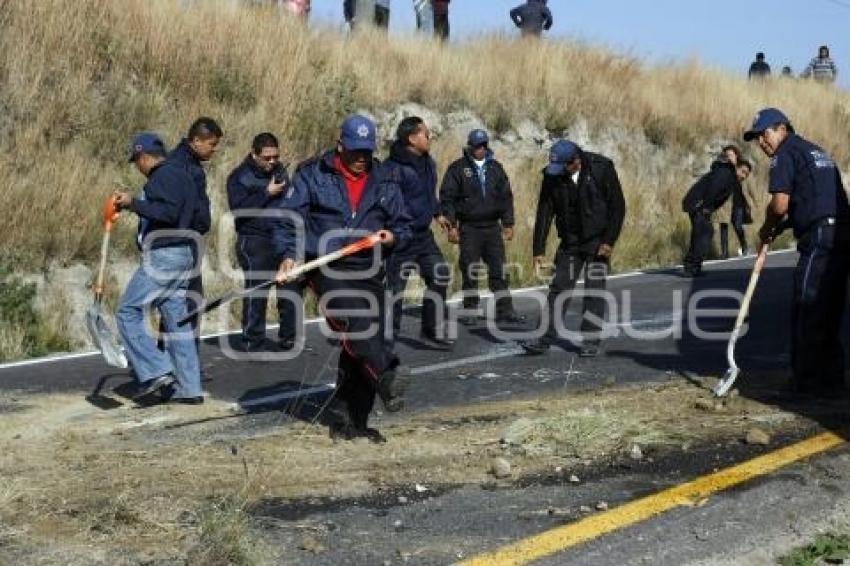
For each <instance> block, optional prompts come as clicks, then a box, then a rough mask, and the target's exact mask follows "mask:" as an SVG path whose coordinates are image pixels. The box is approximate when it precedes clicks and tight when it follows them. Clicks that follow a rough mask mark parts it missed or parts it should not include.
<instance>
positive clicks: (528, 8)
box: [511, 0, 552, 37]
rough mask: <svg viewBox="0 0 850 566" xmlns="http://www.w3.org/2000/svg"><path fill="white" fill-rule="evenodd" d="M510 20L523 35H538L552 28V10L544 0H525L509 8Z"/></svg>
mask: <svg viewBox="0 0 850 566" xmlns="http://www.w3.org/2000/svg"><path fill="white" fill-rule="evenodd" d="M511 20H512V21H513V23H514V25H515V26H516V27H518V28H519V29H520V31H521V32H522V36H523V37H529V36H530V37H540V36H541V35H542V34H543V32H544V31H549V29H551V28H552V12H551V11H550V10H549V7H548V6H546V0H527V2H526V3H525V4H521V5H519V6H517V7H516V8H514V9H513V10H511Z"/></svg>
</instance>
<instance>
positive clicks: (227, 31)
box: [0, 0, 850, 283]
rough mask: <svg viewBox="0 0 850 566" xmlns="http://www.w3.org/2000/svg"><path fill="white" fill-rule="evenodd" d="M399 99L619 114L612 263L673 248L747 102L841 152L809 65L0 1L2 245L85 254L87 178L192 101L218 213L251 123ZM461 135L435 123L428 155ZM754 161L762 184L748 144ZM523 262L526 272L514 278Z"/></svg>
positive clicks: (259, 126)
mask: <svg viewBox="0 0 850 566" xmlns="http://www.w3.org/2000/svg"><path fill="white" fill-rule="evenodd" d="M405 102H418V103H421V104H423V105H424V106H426V107H428V108H430V109H432V110H435V111H438V112H443V113H445V112H449V111H453V110H460V109H469V110H471V111H472V112H474V113H476V114H477V115H479V116H480V117H481V118H483V119H484V120H485V122H486V124H487V126H488V127H489V128H491V129H492V130H494V131H496V132H500V131H505V130H508V129H510V128H511V126H512V125H513V124H516V123H517V122H518V121H520V120H522V119H525V118H529V119H532V120H534V121H535V122H537V123H539V124H540V125H543V126H545V127H546V128H547V129H549V130H550V131H554V132H562V131H565V130H567V131H571V130H572V129H573V128H574V127H575V126H576V124H578V123H582V124H585V125H586V128H587V131H588V133H589V137H590V139H591V140H593V139H595V138H597V137H604V136H610V135H611V133H612V132H614V133H616V134H617V135H618V136H619V138H617V139H616V140H615V141H614V142H612V143H611V144H609V145H610V146H611V147H612V148H613V150H614V151H615V153H616V157H617V164H618V168H619V171H620V174H621V177H622V180H623V184H624V187H625V190H626V198H627V201H628V204H629V216H628V220H627V223H626V227H625V231H624V233H623V237H622V239H621V241H620V244H619V245H618V249H617V253H616V262H615V263H616V266H617V267H618V268H624V267H636V266H645V265H651V264H658V263H667V262H671V261H677V260H678V259H679V258H680V255H681V252H682V246H683V245H684V242H685V239H686V237H687V230H688V226H687V222H686V219H685V218H684V217H683V215H682V214H681V213H680V211H679V202H680V200H681V196H682V193H683V192H684V190H685V189H686V188H687V187H688V186H689V185H690V184H691V183H692V182H693V168H694V166H697V167H699V166H702V165H700V164H699V163H697V162H696V161H699V159H702V160H703V161H705V160H706V159H707V158H706V157H705V155H704V148H705V145H706V144H707V143H709V142H711V141H712V140H717V139H736V138H737V137H738V136H739V135H740V132H741V131H742V128H743V127H744V126H745V125H746V124H747V123H748V122H749V121H750V120H751V118H752V116H753V114H754V112H755V110H756V109H758V108H759V107H761V106H765V105H777V106H780V107H782V108H783V109H785V110H786V111H787V112H788V114H789V115H790V116H791V117H792V118H793V120H794V121H795V124H796V126H797V128H798V130H799V131H800V132H802V133H803V134H805V135H806V136H807V137H809V138H811V139H813V140H815V141H817V142H819V143H821V144H822V145H824V146H825V147H826V148H827V149H828V150H829V151H831V152H832V153H833V154H834V155H835V156H836V158H837V159H838V161H839V162H840V163H842V164H845V165H846V164H848V163H850V148H848V147H847V145H846V144H842V143H840V141H843V140H844V139H845V136H846V131H847V129H848V126H850V99H848V97H847V95H846V94H845V93H844V92H842V91H838V90H835V89H832V88H829V87H825V86H821V85H817V84H812V83H803V82H794V81H768V82H765V83H751V82H748V81H746V80H745V79H743V78H739V77H732V76H728V75H726V74H723V73H721V72H718V71H715V70H711V69H707V68H705V67H704V66H701V65H700V64H699V63H697V62H693V61H692V62H687V63H684V64H681V65H675V66H669V67H664V68H649V67H646V66H644V65H643V64H642V63H641V62H640V61H639V60H637V59H635V58H632V57H624V56H619V55H616V54H613V53H611V52H609V51H606V50H604V49H598V48H593V47H591V46H586V45H579V44H572V43H567V42H554V41H543V42H541V41H514V40H509V39H505V38H500V37H491V38H481V39H476V40H473V41H467V42H462V43H457V44H451V45H448V46H444V45H441V44H438V43H435V42H431V41H428V40H426V39H422V38H414V37H411V38H395V37H391V38H387V37H386V36H383V35H380V34H374V35H370V34H362V35H359V36H357V37H346V36H343V35H340V34H339V33H337V32H335V31H333V30H326V29H316V28H306V27H304V26H302V25H301V24H300V23H299V22H297V21H295V20H292V19H288V18H286V17H281V16H279V14H278V13H277V12H275V11H266V10H263V9H258V8H247V7H241V8H240V7H238V6H236V5H234V3H233V2H224V1H217V0H208V1H206V2H196V3H192V7H191V8H188V9H187V8H184V7H182V6H181V3H180V2H177V1H176V0H123V1H122V2H113V1H110V0H76V1H75V2H67V1H63V0H40V1H38V2H20V1H15V0H0V149H2V151H0V185H1V186H2V187H3V190H2V191H0V212H2V216H3V219H4V226H3V229H2V230H0V249H2V250H3V253H4V254H5V255H10V256H12V259H13V260H17V261H18V264H19V265H21V266H23V267H25V268H29V269H33V268H36V267H43V266H45V265H47V264H49V263H50V262H53V261H60V262H63V263H68V262H72V261H75V260H91V259H92V258H93V257H94V255H95V254H96V253H97V249H98V238H99V210H100V208H101V202H102V199H103V197H104V196H105V195H107V194H108V193H109V192H111V191H112V190H113V189H114V188H115V186H116V185H118V184H123V185H131V186H139V185H140V184H141V181H142V179H141V178H140V177H139V175H138V174H137V173H134V172H133V171H132V170H131V169H130V168H129V167H128V165H127V164H126V163H125V147H126V143H127V139H128V138H129V137H130V136H131V135H132V134H133V133H134V132H137V131H139V130H154V131H157V132H159V133H161V134H162V135H163V136H164V137H165V138H166V140H167V141H168V142H169V143H175V142H177V141H178V140H179V138H180V136H181V134H182V133H183V131H184V130H185V129H186V127H187V126H188V124H189V123H190V122H191V121H192V119H193V118H195V117H196V116H198V115H201V114H204V115H210V116H214V117H215V118H217V119H218V120H219V121H220V122H221V124H222V125H223V127H224V129H225V131H226V138H225V143H224V145H223V147H222V149H221V152H220V154H219V156H218V157H217V158H216V159H215V161H214V162H213V163H212V166H211V169H210V173H209V179H210V189H211V193H212V197H213V206H214V216H215V217H216V218H220V217H221V214H222V213H223V212H225V211H226V205H225V200H224V195H223V192H224V179H225V177H226V175H227V172H228V171H229V170H230V169H231V168H232V167H233V166H235V165H236V164H237V163H238V161H239V160H240V159H241V158H242V157H243V156H244V154H245V153H246V152H247V146H248V143H249V141H250V139H251V137H252V136H253V135H254V134H255V133H257V132H259V131H263V130H272V131H274V132H276V133H278V134H279V135H280V137H281V139H282V140H283V142H284V153H285V156H286V158H287V160H289V161H290V162H294V161H297V160H300V159H301V158H304V157H306V156H308V155H311V154H314V153H315V152H317V151H318V150H319V149H320V148H322V147H325V146H328V145H330V144H331V143H333V140H334V139H335V134H336V128H337V126H338V124H339V122H340V121H341V119H342V118H343V117H344V116H345V115H346V114H348V113H350V112H352V111H354V110H357V109H365V110H367V111H377V110H380V109H391V108H393V107H396V106H397V105H399V104H401V103H405ZM636 142H640V143H636ZM458 143H459V141H458V140H449V139H442V140H438V142H437V145H436V148H435V154H436V155H437V158H438V161H439V162H440V164H441V166H443V167H444V166H445V165H446V164H447V163H448V162H449V161H450V160H451V159H454V158H455V157H456V156H457V155H458ZM695 155H696V156H698V157H699V156H701V157H699V159H697V160H696V161H695V159H694V156H695ZM756 157H758V156H756ZM544 159H545V155H541V156H540V157H539V158H536V159H531V160H524V161H516V162H512V163H511V165H510V167H509V172H510V173H511V175H512V177H513V181H514V185H515V189H516V200H517V211H518V219H519V226H520V228H521V230H520V231H519V234H518V237H517V241H516V242H514V243H513V244H512V245H511V247H510V249H511V252H510V254H511V259H512V260H513V261H515V262H517V263H520V264H526V265H527V263H528V260H529V259H530V258H529V256H530V228H531V224H532V222H533V220H532V215H533V210H534V207H535V203H536V192H537V189H538V186H539V180H540V179H539V168H540V166H542V164H543V160H544ZM703 165H704V163H703ZM757 165H758V168H757V174H756V176H755V181H754V186H756V187H761V186H763V183H764V179H765V175H766V167H765V166H764V165H765V160H764V159H763V158H758V159H757ZM755 192H756V193H757V194H758V195H759V199H758V200H763V196H762V195H763V191H762V190H761V189H760V188H759V189H757V190H756V191H755ZM758 204H760V203H757V205H758ZM757 216H758V214H757ZM132 229H133V227H132V223H131V222H124V223H122V226H121V228H120V230H119V235H118V237H116V238H115V240H114V241H115V242H116V244H117V245H118V246H124V250H125V252H126V253H132V249H131V248H132V243H131V242H132V238H131V237H130V232H131V231H132ZM218 233H219V231H218V230H216V227H214V229H213V231H212V236H211V239H210V240H211V242H210V243H211V245H212V246H213V248H215V247H217V246H223V247H226V248H229V247H230V243H231V241H232V237H230V236H228V235H227V234H228V231H227V230H223V231H222V233H224V234H225V237H224V240H223V241H219V236H218V235H217V234H218ZM449 255H450V256H452V257H454V250H450V252H449ZM210 258H211V259H210V262H212V263H214V262H215V259H214V258H215V255H214V254H211V256H210ZM213 267H215V266H214V265H213ZM530 279H531V275H530V274H529V273H527V272H526V273H525V274H524V275H522V276H521V277H519V278H518V280H517V282H518V283H526V282H529V281H530Z"/></svg>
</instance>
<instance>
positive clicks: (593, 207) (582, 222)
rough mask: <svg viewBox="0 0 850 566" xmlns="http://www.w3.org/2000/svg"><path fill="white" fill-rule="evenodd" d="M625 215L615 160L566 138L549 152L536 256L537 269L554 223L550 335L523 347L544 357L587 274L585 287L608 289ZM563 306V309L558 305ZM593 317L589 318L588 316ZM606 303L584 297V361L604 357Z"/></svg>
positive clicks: (539, 207) (536, 225) (539, 206)
mask: <svg viewBox="0 0 850 566" xmlns="http://www.w3.org/2000/svg"><path fill="white" fill-rule="evenodd" d="M625 215H626V201H625V199H624V198H623V189H622V187H621V186H620V179H619V177H618V176H617V170H616V168H615V167H614V163H613V161H611V160H610V159H608V158H607V157H605V156H603V155H599V154H596V153H591V152H589V151H583V150H582V149H581V148H580V147H579V146H578V145H576V144H575V143H573V142H571V141H569V140H561V141H559V142H557V143H556V144H555V145H553V146H552V149H551V150H550V152H549V165H548V166H547V167H546V168H545V169H544V170H543V183H542V185H541V188H540V198H539V200H538V204H537V218H536V220H535V222H534V241H533V244H532V248H533V249H532V254H533V256H534V267H535V269H540V267H542V266H543V263H544V262H545V259H546V258H545V254H546V240H547V239H548V237H549V229H550V228H551V226H552V220H554V221H555V226H556V227H557V230H558V237H559V238H560V239H561V245H560V246H559V247H558V251H557V253H556V255H555V276H554V278H553V279H552V282H551V284H550V285H549V294H548V297H547V301H546V302H547V308H548V317H541V319H545V320H548V326H547V327H546V332H545V334H544V335H543V336H542V337H541V338H539V339H538V340H535V341H532V342H523V343H521V344H520V345H521V346H522V347H523V348H524V349H525V351H526V352H528V353H529V354H543V353H545V352H546V351H547V350H549V347H550V346H551V345H552V343H554V342H555V340H557V338H558V328H559V322H561V321H563V320H564V312H565V310H566V307H567V306H568V303H567V302H559V298H560V299H563V294H565V293H571V292H572V291H573V290H574V289H575V286H576V283H577V282H578V277H579V275H580V274H581V272H582V270H584V273H585V289H586V290H587V291H592V292H601V291H604V290H605V285H606V279H607V277H608V271H609V269H610V267H611V254H612V253H613V250H614V246H615V244H616V243H617V239H618V238H619V236H620V230H621V229H622V227H623V220H624V218H625ZM559 305H560V306H559ZM588 313H589V314H590V315H591V318H590V319H589V318H587V316H586V315H587V314H588ZM604 317H605V299H604V298H603V297H600V296H586V297H584V305H583V307H582V322H581V332H582V347H581V351H580V355H581V356H582V357H594V356H596V355H597V354H598V353H599V346H600V341H601V338H602V337H601V334H602V326H601V322H602V321H604Z"/></svg>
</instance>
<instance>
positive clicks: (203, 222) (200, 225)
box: [168, 139, 212, 234]
mask: <svg viewBox="0 0 850 566" xmlns="http://www.w3.org/2000/svg"><path fill="white" fill-rule="evenodd" d="M168 160H169V161H172V162H174V163H176V164H178V165H180V166H181V167H183V168H184V169H185V170H186V172H187V173H188V174H189V176H190V177H191V178H192V182H193V183H194V185H195V191H196V193H197V197H196V198H197V203H198V204H197V210H196V211H195V223H196V224H195V226H194V228H195V230H197V231H198V233H200V234H206V233H207V232H209V231H210V226H212V214H211V212H210V198H209V196H208V195H207V174H206V172H205V171H204V167H203V166H202V165H201V160H200V159H198V156H197V155H195V152H194V151H192V148H191V147H189V142H188V141H187V140H185V139H183V140H180V143H179V144H178V145H177V147H175V148H174V149H173V150H172V151H171V153H169V154H168Z"/></svg>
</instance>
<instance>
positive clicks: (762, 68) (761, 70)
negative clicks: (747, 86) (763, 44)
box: [749, 52, 770, 79]
mask: <svg viewBox="0 0 850 566" xmlns="http://www.w3.org/2000/svg"><path fill="white" fill-rule="evenodd" d="M769 76H770V65H768V64H767V63H766V62H765V60H764V53H762V52H758V53H756V60H755V61H753V62H752V64H751V65H750V72H749V77H750V78H751V79H766V78H767V77H769Z"/></svg>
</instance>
